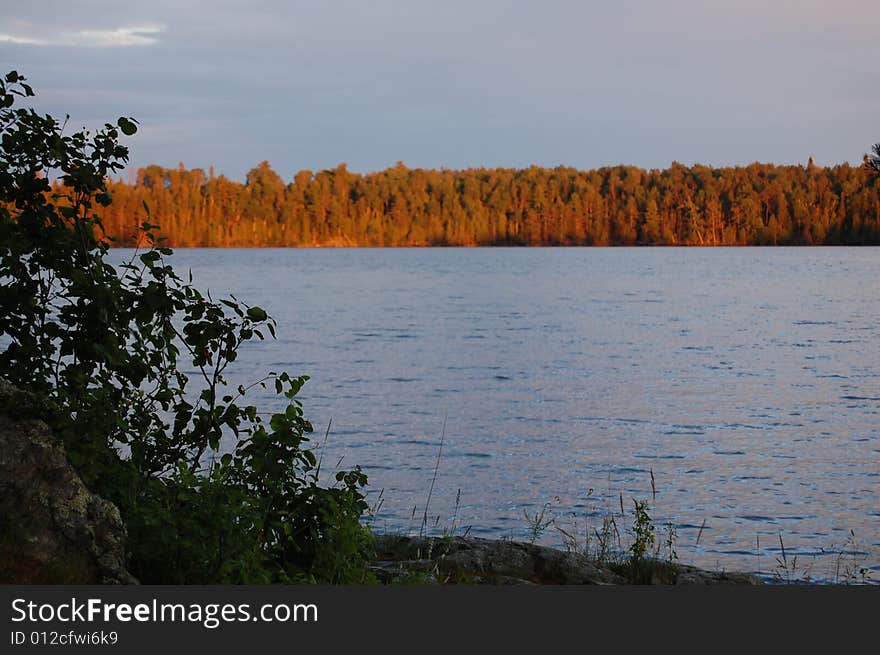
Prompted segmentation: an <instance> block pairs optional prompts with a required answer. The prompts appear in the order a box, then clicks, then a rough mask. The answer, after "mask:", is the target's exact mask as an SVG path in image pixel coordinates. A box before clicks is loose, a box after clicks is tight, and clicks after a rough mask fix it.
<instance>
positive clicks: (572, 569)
mask: <svg viewBox="0 0 880 655" xmlns="http://www.w3.org/2000/svg"><path fill="white" fill-rule="evenodd" d="M373 571H374V572H375V573H376V575H377V577H378V578H379V579H380V580H381V581H383V582H385V583H394V582H413V581H415V582H426V583H459V584H460V583H463V584H542V585H583V584H588V585H609V584H632V583H633V582H634V581H635V582H639V583H645V584H652V583H653V584H679V585H715V584H747V585H755V584H761V582H760V580H759V579H758V578H756V577H755V576H752V575H748V574H742V573H721V572H714V571H704V570H702V569H698V568H695V567H692V566H681V565H677V564H667V563H664V562H652V561H648V562H644V563H643V566H641V567H639V569H638V570H636V571H633V570H632V567H631V565H630V564H629V563H627V562H618V563H610V564H599V563H598V562H596V561H594V560H592V559H590V558H588V557H586V556H584V555H582V554H579V553H574V552H564V551H561V550H557V549H555V548H548V547H546V546H539V545H536V544H527V543H522V542H516V541H506V540H492V539H479V538H465V537H405V536H398V535H382V536H377V537H376V562H375V564H374V566H373Z"/></svg>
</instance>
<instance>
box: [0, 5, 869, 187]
mask: <svg viewBox="0 0 880 655" xmlns="http://www.w3.org/2000/svg"><path fill="white" fill-rule="evenodd" d="M0 5H8V6H7V7H6V8H4V10H3V11H2V12H0V65H2V68H3V71H2V72H4V73H5V72H6V71H7V70H12V69H16V70H18V72H19V73H22V74H23V75H25V76H26V77H28V81H29V82H30V83H31V84H32V86H33V87H34V89H35V90H36V92H37V99H36V107H37V109H38V110H39V111H41V112H46V113H51V114H53V115H55V116H60V117H63V116H64V115H65V114H70V116H71V119H70V121H71V125H73V126H76V127H80V126H87V127H95V126H100V125H102V124H103V123H105V122H108V121H109V122H115V119H116V117H118V116H123V115H124V116H132V117H134V118H136V119H137V120H138V121H139V122H140V125H141V129H140V131H139V132H138V134H137V135H135V136H134V137H131V138H130V139H127V140H126V145H128V146H129V147H130V149H131V168H132V169H136V168H138V167H141V166H146V165H148V164H159V165H162V166H168V167H175V166H177V165H178V163H180V162H182V163H184V165H185V166H186V167H188V168H194V167H200V168H204V169H207V168H208V167H209V166H211V165H213V166H214V168H215V170H216V172H217V173H218V174H219V173H223V174H225V175H227V176H228V177H231V178H234V179H238V180H243V179H244V176H245V174H246V173H247V171H248V170H249V169H251V168H252V167H254V166H255V165H257V164H258V163H259V162H260V161H263V160H268V161H269V162H270V163H271V164H272V167H273V168H274V169H275V170H276V171H277V172H278V173H279V174H280V175H281V176H282V177H284V178H285V179H286V180H290V179H291V178H292V177H293V175H294V174H295V173H296V171H298V170H301V169H310V170H320V169H324V168H332V167H334V166H336V165H338V164H339V163H342V162H344V163H346V164H347V165H348V168H349V170H353V171H358V172H369V171H375V170H380V169H383V168H386V167H388V166H393V165H394V164H395V163H396V162H398V161H403V162H404V163H405V164H406V165H407V166H410V167H412V168H416V167H425V168H441V167H446V168H468V167H482V166H486V167H495V166H505V167H526V166H529V165H532V164H534V165H538V166H558V165H565V166H575V167H578V168H582V169H587V168H596V167H600V166H607V165H616V164H632V165H636V166H642V167H645V168H663V167H666V166H668V165H669V164H670V163H671V162H673V161H677V162H680V163H683V164H693V163H703V164H708V165H713V166H726V165H745V164H749V163H751V162H754V161H761V162H773V163H778V164H797V163H805V162H806V160H807V159H808V158H809V157H810V156H812V157H813V159H814V161H815V162H816V163H817V164H820V165H833V164H838V163H842V162H847V161H848V162H851V163H859V162H861V160H862V156H863V154H864V153H865V152H866V151H867V150H868V149H869V147H870V145H871V144H872V143H874V142H876V141H880V66H878V62H880V56H878V55H880V33H878V26H880V3H878V2H876V0H835V1H834V2H829V1H828V0H819V1H814V0H799V1H789V0H761V1H756V0H733V1H731V0H723V1H716V0H664V1H663V2H660V1H658V0H616V1H612V0H604V1H601V2H595V1H592V0H581V1H579V2H578V1H572V0H540V1H536V0H442V1H441V0H435V1H434V2H425V1H423V0H405V1H404V0H393V1H392V0H359V1H354V0H313V1H310V2H305V1H300V0H262V1H261V0H249V1H248V2H241V0H234V1H226V0H219V1H214V2H207V1H205V0H203V1H202V2H199V3H196V2H188V1H185V0H172V1H169V0H151V1H150V2H147V3H131V2H124V1H119V0H116V1H104V0H81V1H77V2H70V0H63V1H58V0H43V1H41V2H29V3H13V0H0Z"/></svg>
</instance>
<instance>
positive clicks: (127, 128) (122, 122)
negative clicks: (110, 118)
mask: <svg viewBox="0 0 880 655" xmlns="http://www.w3.org/2000/svg"><path fill="white" fill-rule="evenodd" d="M116 124H117V125H118V126H119V129H120V130H122V133H123V134H124V135H125V136H132V135H133V134H134V133H135V132H137V129H138V128H137V121H136V120H134V119H133V118H125V117H124V116H120V117H119V120H117V121H116Z"/></svg>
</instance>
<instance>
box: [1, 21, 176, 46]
mask: <svg viewBox="0 0 880 655" xmlns="http://www.w3.org/2000/svg"><path fill="white" fill-rule="evenodd" d="M164 31H165V26H164V25H140V26H136V27H118V28H116V29H113V30H79V31H77V32H58V33H57V34H54V35H51V36H47V37H45V38H36V37H31V36H19V35H15V34H0V43H14V44H17V45H32V46H62V47H65V46H66V47H92V48H124V47H129V46H146V45H154V44H156V43H158V42H159V39H158V37H157V36H156V35H158V34H161V33H162V32H164Z"/></svg>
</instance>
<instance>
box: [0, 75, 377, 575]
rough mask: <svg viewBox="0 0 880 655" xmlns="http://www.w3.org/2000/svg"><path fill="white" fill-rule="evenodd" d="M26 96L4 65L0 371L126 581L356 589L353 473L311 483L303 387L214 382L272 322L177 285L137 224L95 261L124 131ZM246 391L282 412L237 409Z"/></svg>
mask: <svg viewBox="0 0 880 655" xmlns="http://www.w3.org/2000/svg"><path fill="white" fill-rule="evenodd" d="M32 95H33V91H32V89H31V88H30V87H29V86H28V85H27V84H26V82H25V78H23V77H22V76H20V75H19V74H18V73H16V72H14V71H13V72H10V73H8V74H7V75H6V76H5V78H3V80H2V81H0V136H2V139H0V280H2V287H0V375H2V376H3V377H5V378H7V379H8V380H9V381H10V382H12V383H13V384H15V385H17V386H19V387H21V388H23V389H27V390H31V391H35V392H38V393H39V394H42V395H43V396H44V397H46V398H47V399H48V400H49V401H51V403H52V404H53V406H55V407H57V408H58V411H57V414H56V415H55V416H51V417H46V418H47V420H49V421H50V422H51V423H52V426H53V428H54V429H55V431H56V432H57V433H58V434H60V435H62V436H63V439H64V442H65V447H66V449H67V452H68V455H69V458H70V460H71V463H72V464H73V465H74V466H75V467H76V468H77V470H78V472H79V473H80V475H81V476H82V477H83V479H84V481H85V482H86V483H87V484H88V485H89V486H90V487H91V488H92V489H93V491H95V492H97V493H99V494H100V495H103V496H105V497H106V498H108V499H110V500H112V501H113V502H115V503H116V504H117V505H118V506H119V508H120V511H121V512H122V516H123V519H124V521H125V523H126V525H127V528H128V531H129V536H130V547H131V551H132V562H131V570H132V572H133V573H134V574H135V575H136V576H138V577H140V578H141V579H142V581H144V582H150V583H224V582H226V583H239V582H241V583H244V582H278V581H282V582H287V581H315V580H317V581H325V582H359V581H363V580H364V579H366V577H367V573H366V567H365V562H366V557H367V554H368V549H369V545H370V536H369V533H368V531H366V530H365V529H363V528H362V527H361V525H360V518H361V516H362V514H363V512H364V510H365V509H366V504H365V502H364V496H363V494H362V492H361V489H362V488H363V487H364V485H365V484H366V477H365V476H364V475H363V474H362V473H361V472H360V469H359V468H356V469H355V470H353V471H341V472H339V473H338V474H337V476H336V484H335V485H334V486H332V487H329V488H328V487H322V486H320V484H319V480H318V472H319V466H318V462H317V461H316V457H315V455H314V453H313V452H312V451H311V450H310V449H309V448H308V441H309V439H308V436H307V435H308V434H309V433H311V432H312V426H311V424H310V423H309V422H308V421H307V420H306V419H305V418H304V416H303V411H302V407H301V405H300V402H299V401H298V400H297V399H296V394H297V393H298V392H299V390H300V389H301V387H302V385H303V384H304V383H305V382H306V380H307V379H308V378H307V377H305V376H302V377H291V376H290V375H288V374H287V373H269V374H268V375H267V376H266V377H265V378H264V379H262V380H259V381H257V382H255V383H254V384H253V385H251V386H250V387H247V388H245V387H244V386H239V387H238V388H236V389H230V388H229V386H228V383H227V380H226V378H225V377H224V374H225V372H226V371H227V367H228V366H229V365H230V364H231V363H232V362H234V361H235V359H236V357H237V355H238V352H239V348H240V347H241V345H242V344H243V343H245V342H246V341H249V340H252V339H254V338H257V339H263V338H264V337H265V336H273V337H274V334H275V322H274V320H273V319H272V318H271V317H269V316H268V314H267V313H266V312H265V311H264V310H263V309H262V308H260V307H252V306H248V305H247V304H245V303H243V302H241V301H239V300H237V299H236V298H234V297H233V298H228V299H222V300H219V301H215V300H214V299H212V298H211V297H210V296H206V295H204V294H202V293H201V292H200V291H199V290H198V289H196V288H195V287H193V286H192V284H191V283H190V282H188V281H185V280H183V279H182V278H180V277H179V276H178V275H177V274H176V273H175V271H174V269H173V267H172V266H171V265H170V263H169V260H170V257H171V255H172V251H171V250H170V249H169V248H168V247H166V246H165V245H163V244H161V243H158V242H157V241H156V239H155V237H154V236H153V232H154V230H155V226H153V225H151V224H149V223H148V222H144V223H142V224H141V225H140V226H138V228H137V231H138V235H139V236H138V239H139V241H140V242H141V243H142V244H145V245H146V248H145V249H142V250H139V251H137V253H136V254H135V256H134V257H133V258H132V259H131V261H129V262H127V263H125V264H123V265H121V266H119V267H113V266H111V265H110V264H109V263H108V261H107V259H106V255H107V253H108V247H109V241H108V239H107V238H106V235H105V232H104V226H103V224H102V222H101V219H100V218H99V217H98V216H97V215H96V214H97V213H98V212H97V210H98V209H106V208H107V207H109V206H111V194H110V191H111V190H110V189H108V184H107V178H108V176H109V175H111V174H113V173H115V172H117V171H119V170H120V169H122V167H124V165H125V164H126V162H127V160H128V149H127V148H126V147H124V146H122V145H120V144H119V139H120V138H121V135H126V136H130V135H132V134H134V133H135V132H136V130H137V125H136V121H134V119H130V118H120V119H119V120H118V121H117V124H116V125H111V124H106V125H105V126H104V127H103V128H102V129H101V130H99V131H97V132H95V133H89V132H87V131H80V132H75V133H72V134H69V135H68V134H65V126H64V125H62V124H60V123H59V122H58V121H57V120H56V119H54V118H53V117H51V116H43V115H40V114H38V113H37V112H36V111H34V110H33V109H28V108H15V107H14V105H15V104H16V103H17V102H19V101H20V100H21V99H22V98H28V97H30V96H32ZM50 180H53V182H52V183H50ZM141 211H143V212H145V213H146V214H147V215H148V214H149V209H148V208H147V205H144V206H143V207H142V208H141ZM183 368H190V369H192V370H195V371H197V372H198V373H197V375H195V376H193V379H190V378H189V377H188V376H187V375H186V374H185V373H184V372H183ZM257 385H261V386H263V387H265V386H266V385H271V386H272V387H273V388H274V389H275V391H276V392H277V393H278V394H279V395H283V397H285V399H286V409H285V410H284V411H282V412H280V413H276V414H272V415H271V416H266V415H264V414H263V413H261V412H260V411H259V410H258V408H257V407H256V406H254V405H246V404H244V402H243V398H244V397H245V396H246V394H247V393H248V392H249V391H250V390H251V389H252V388H253V387H255V386H257Z"/></svg>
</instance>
